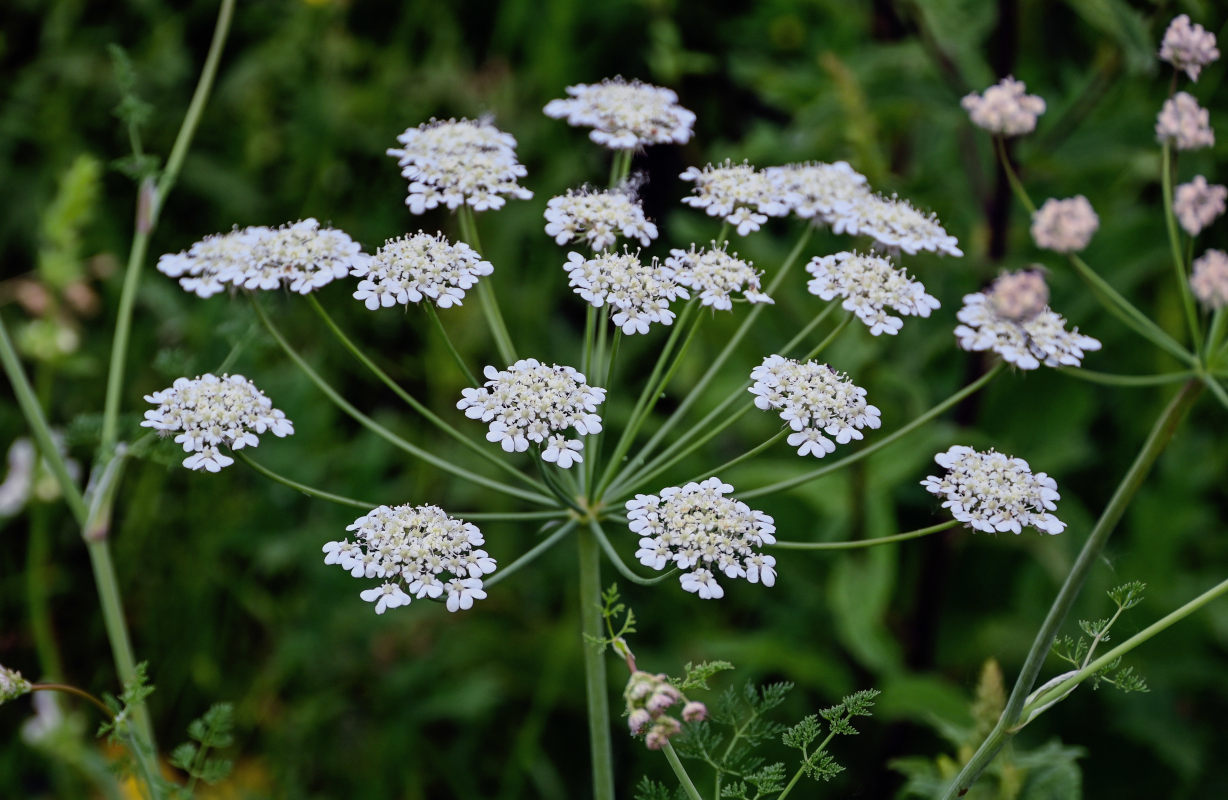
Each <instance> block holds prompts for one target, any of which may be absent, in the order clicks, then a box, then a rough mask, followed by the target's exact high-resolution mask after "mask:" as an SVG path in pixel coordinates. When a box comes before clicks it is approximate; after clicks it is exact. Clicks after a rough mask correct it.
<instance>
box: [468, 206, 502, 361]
mask: <svg viewBox="0 0 1228 800" xmlns="http://www.w3.org/2000/svg"><path fill="white" fill-rule="evenodd" d="M456 218H457V220H458V221H459V222H460V228H461V237H462V238H463V239H464V240H465V242H466V243H468V245H469V246H470V247H472V248H473V249H474V250H476V251H477V252H478V253H482V252H483V250H482V242H481V240H479V239H478V226H477V221H476V220H475V219H474V216H473V209H471V208H470V207H469V206H468V205H462V206H461V207H460V208H459V209H457V211H456ZM477 293H478V302H479V303H480V304H481V306H482V313H483V314H485V315H486V322H487V324H488V325H490V333H491V335H492V336H494V338H495V347H497V348H498V350H499V357H500V358H502V359H503V360H504V361H505V362H507V364H508V365H509V366H510V365H511V364H513V363H515V361H516V348H515V347H514V346H512V337H511V334H509V333H508V331H507V323H505V322H504V321H503V313H502V312H501V311H499V301H498V299H497V298H496V297H495V294H494V290H493V289H491V288H490V280H489V279H487V280H484V281H478V288H477Z"/></svg>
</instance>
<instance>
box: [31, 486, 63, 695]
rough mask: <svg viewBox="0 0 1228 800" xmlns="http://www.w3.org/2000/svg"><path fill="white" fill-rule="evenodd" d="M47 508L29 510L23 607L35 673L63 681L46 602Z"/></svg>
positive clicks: (47, 580) (48, 584) (48, 574)
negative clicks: (27, 614) (27, 615)
mask: <svg viewBox="0 0 1228 800" xmlns="http://www.w3.org/2000/svg"><path fill="white" fill-rule="evenodd" d="M49 511H50V509H49V508H48V507H47V506H46V505H44V504H42V503H37V504H33V505H31V507H30V508H29V516H30V540H29V541H30V543H29V549H28V550H27V551H26V576H25V577H26V604H27V605H28V606H29V607H30V631H31V633H32V634H33V636H34V650H35V652H36V653H38V665H39V670H40V671H41V672H42V676H43V677H45V678H63V677H64V662H63V661H62V660H61V658H60V648H59V646H58V645H57V643H56V640H55V625H54V622H53V621H52V618H51V604H50V601H49V599H48V590H49V588H50V580H49V578H50V571H51V570H50V555H51V541H50V538H51V528H50V525H49V524H48V523H49V521H50V520H49V513H48V512H49Z"/></svg>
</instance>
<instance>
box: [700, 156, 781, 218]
mask: <svg viewBox="0 0 1228 800" xmlns="http://www.w3.org/2000/svg"><path fill="white" fill-rule="evenodd" d="M679 177H680V178H682V180H684V181H692V182H694V184H695V187H694V188H693V189H692V190H691V192H692V193H691V194H690V195H688V196H687V197H684V198H682V202H684V203H686V204H687V205H688V206H693V207H695V208H702V209H703V210H704V213H706V214H707V215H708V216H710V217H721V218H723V219H724V220H725V221H726V222H728V223H729V224H730V225H732V226H734V228H736V229H737V231H738V235H739V236H745V235H746V234H748V233H751V232H752V231H757V230H759V227H760V226H761V225H763V223H765V222H767V219H768V217H783V216H784V215H785V214H788V213H789V206H788V205H787V204H786V203H785V202H784V198H783V196H782V195H781V194H780V192H779V190H778V189H777V186H776V183H775V182H773V181H772V180H771V179H770V178H768V176H767V173H765V172H761V171H759V170H757V169H755V168H754V167H752V166H751V165H750V164H749V163H747V162H745V161H743V162H742V163H741V164H734V163H733V162H732V161H725V162H724V163H723V164H715V165H713V164H708V165H707V166H706V167H704V168H703V169H699V168H698V167H689V168H688V169H687V171H686V172H684V173H682V174H681V175H680V176H679Z"/></svg>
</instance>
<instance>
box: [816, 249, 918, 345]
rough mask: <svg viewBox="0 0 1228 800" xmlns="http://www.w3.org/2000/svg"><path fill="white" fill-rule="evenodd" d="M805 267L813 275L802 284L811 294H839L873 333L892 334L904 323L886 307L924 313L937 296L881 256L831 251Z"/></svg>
mask: <svg viewBox="0 0 1228 800" xmlns="http://www.w3.org/2000/svg"><path fill="white" fill-rule="evenodd" d="M806 271H807V272H809V273H810V274H811V275H813V276H814V279H813V280H811V281H810V282H809V283H808V284H807V285H806V287H807V288H808V289H809V290H810V293H811V294H814V295H818V296H819V297H821V298H822V299H824V300H832V299H834V298H836V297H843V298H844V302H843V303H841V305H842V306H843V307H844V308H845V309H846V310H848V311H852V312H853V313H855V314H856V315H857V318H858V319H859V320H861V321H862V322H863V323H865V325H866V327H868V328H869V329H870V333H871V334H872V335H874V336H878V335H879V334H880V333H887V334H891V335H895V334H896V333H898V332H899V330H900V328H902V327H903V326H904V321H903V320H902V319H900V318H899V317H895V316H892V315H891V314H890V313H888V311H894V312H895V313H897V314H900V315H902V316H914V317H928V316H929V315H930V312H931V311H933V310H934V309H936V308H938V300H937V299H936V298H934V297H932V296H930V295H928V294H926V293H925V287H924V286H923V285H922V284H921V283H920V282H919V281H914V280H913V279H912V278H910V277H909V276H908V273H907V272H905V271H904V270H903V269H902V268H898V267H896V266H895V265H894V264H892V263H891V261H890V259H887V258H883V257H882V256H876V255H873V254H868V253H867V254H862V253H854V252H843V253H835V254H834V255H830V256H820V257H816V258H812V259H811V260H810V263H809V264H807V265H806Z"/></svg>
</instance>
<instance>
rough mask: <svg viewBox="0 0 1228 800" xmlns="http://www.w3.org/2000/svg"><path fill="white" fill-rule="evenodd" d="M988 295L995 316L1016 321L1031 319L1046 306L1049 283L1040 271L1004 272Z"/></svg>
mask: <svg viewBox="0 0 1228 800" xmlns="http://www.w3.org/2000/svg"><path fill="white" fill-rule="evenodd" d="M988 294H989V302H990V303H991V304H992V305H993V309H994V311H995V312H996V313H997V314H998V316H1000V317H1003V318H1004V319H1012V320H1015V321H1016V322H1022V321H1025V320H1029V319H1032V318H1033V317H1035V316H1036V315H1037V314H1040V313H1041V312H1043V311H1044V310H1045V309H1046V308H1048V307H1049V284H1047V283H1045V276H1044V273H1043V272H1041V270H1040V269H1032V270H1020V271H1019V272H1005V273H1003V274H1002V275H999V276H998V279H997V280H996V281H994V282H993V286H991V287H989V292H988Z"/></svg>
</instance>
